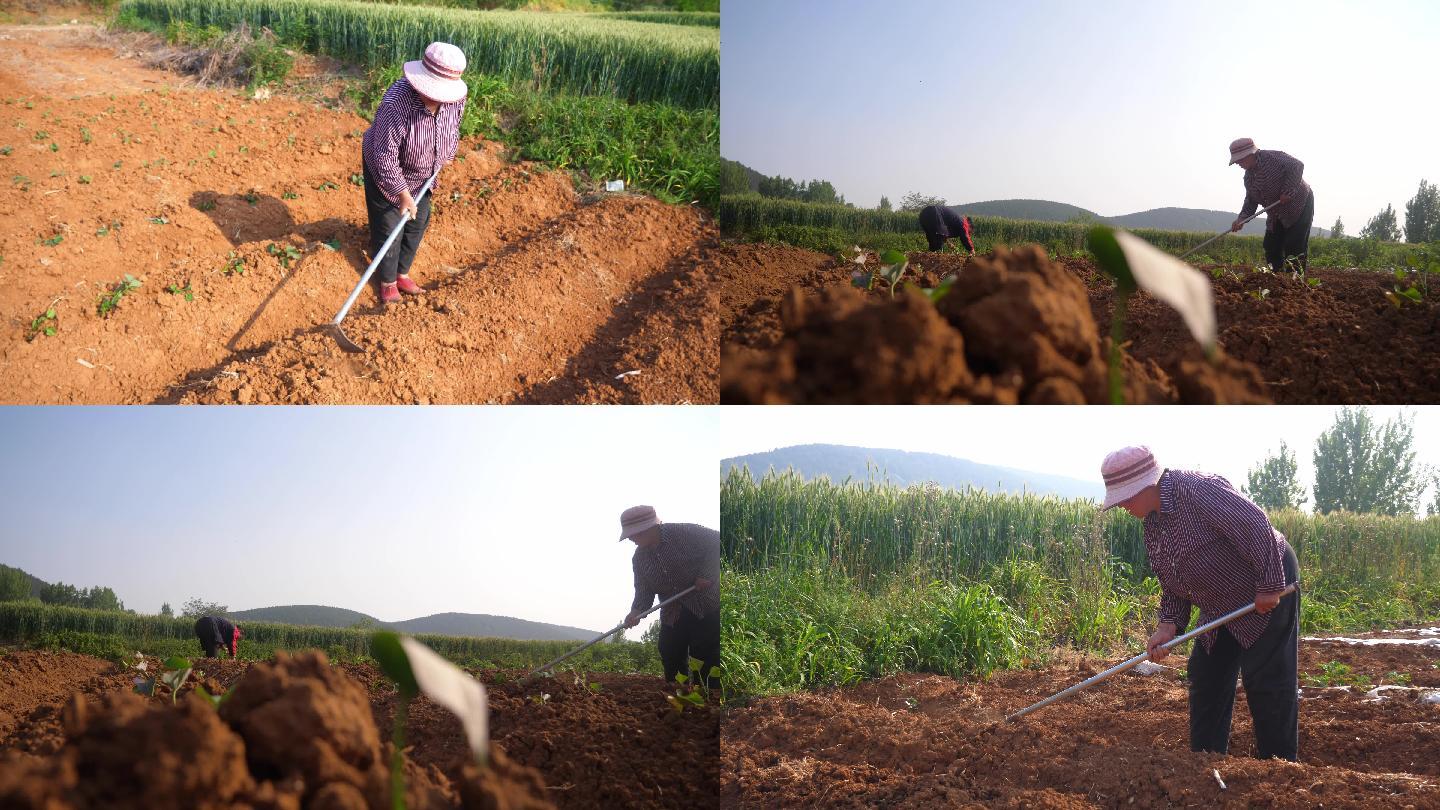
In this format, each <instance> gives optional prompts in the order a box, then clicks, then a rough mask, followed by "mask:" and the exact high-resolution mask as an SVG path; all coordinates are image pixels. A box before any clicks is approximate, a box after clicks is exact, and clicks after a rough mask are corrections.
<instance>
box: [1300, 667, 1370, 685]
mask: <svg viewBox="0 0 1440 810" xmlns="http://www.w3.org/2000/svg"><path fill="white" fill-rule="evenodd" d="M1302 677H1303V679H1304V681H1305V685H1306V686H1355V687H1359V688H1361V689H1368V688H1369V687H1370V679H1369V678H1366V677H1365V676H1363V675H1356V674H1355V673H1354V672H1352V671H1351V669H1350V665H1349V664H1342V663H1341V662H1339V661H1327V662H1325V663H1324V664H1321V665H1320V674H1319V675H1304V676H1302Z"/></svg>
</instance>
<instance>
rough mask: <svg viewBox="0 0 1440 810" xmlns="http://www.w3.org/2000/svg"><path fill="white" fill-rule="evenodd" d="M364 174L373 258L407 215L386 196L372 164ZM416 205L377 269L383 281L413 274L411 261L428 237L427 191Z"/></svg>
mask: <svg viewBox="0 0 1440 810" xmlns="http://www.w3.org/2000/svg"><path fill="white" fill-rule="evenodd" d="M361 163H362V164H363V163H364V161H361ZM364 173H365V211H366V213H368V214H369V215H370V259H371V260H372V261H373V260H374V259H375V257H376V256H377V255H379V253H380V246H381V245H383V244H385V239H386V238H387V237H389V236H390V231H391V230H392V229H394V227H395V225H396V224H397V223H399V222H400V220H401V218H402V217H404V216H405V215H404V214H402V213H400V207H399V206H397V205H394V204H393V203H391V202H390V201H389V200H387V199H385V194H384V193H383V192H381V191H380V187H379V186H377V185H375V178H373V177H371V176H370V167H369V166H365V167H364ZM416 208H417V209H418V212H417V214H416V216H415V218H414V219H412V220H410V221H409V222H407V223H405V231H404V232H403V233H401V234H400V236H399V237H398V238H396V240H395V241H394V242H393V243H392V244H391V245H390V250H388V251H387V252H386V253H385V258H383V259H381V260H380V266H379V267H377V268H375V275H376V276H378V277H379V278H380V283H381V284H393V283H395V277H396V276H397V275H408V274H409V273H410V263H411V262H413V261H415V252H416V251H418V250H419V249H420V240H421V238H423V237H424V236H425V229H426V228H428V227H430V195H429V194H426V195H425V198H424V199H422V200H420V202H419V204H418V205H417V206H416Z"/></svg>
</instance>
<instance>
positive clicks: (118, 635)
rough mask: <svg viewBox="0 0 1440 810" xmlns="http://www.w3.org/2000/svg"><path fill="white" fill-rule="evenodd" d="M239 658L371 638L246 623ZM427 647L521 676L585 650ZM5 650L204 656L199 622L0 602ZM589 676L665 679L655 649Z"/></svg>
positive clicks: (365, 650) (610, 656)
mask: <svg viewBox="0 0 1440 810" xmlns="http://www.w3.org/2000/svg"><path fill="white" fill-rule="evenodd" d="M240 628H241V632H242V634H243V636H242V638H241V640H240V650H239V652H240V657H241V658H249V659H262V658H269V657H270V656H272V655H274V653H275V651H276V650H300V649H320V650H324V651H325V652H326V653H327V654H328V655H329V656H330V657H331V658H334V659H337V660H352V659H361V658H366V657H368V655H369V651H370V631H369V630H362V629H351V628H337V627H304V626H300V625H290V624H272V623H263V622H242V623H240ZM416 638H418V639H419V640H420V641H423V642H424V643H425V644H427V645H429V646H430V648H431V649H433V650H435V651H436V652H438V653H439V654H440V655H442V656H444V657H445V658H448V659H450V660H451V661H454V662H456V663H458V664H461V665H462V666H469V667H475V668H490V667H500V668H505V669H520V668H527V667H536V666H540V665H541V664H544V663H546V662H547V661H550V660H551V659H554V658H558V657H560V656H561V655H563V654H564V653H566V652H568V651H570V650H571V649H574V648H575V647H577V646H579V643H578V642H573V641H520V640H516V639H504V638H468V637H461V636H439V635H423V634H422V635H418V636H416ZM0 643H3V644H18V645H23V646H33V647H44V648H52V649H65V650H70V651H72V652H79V653H84V654H87V655H95V656H99V657H105V658H117V657H122V656H127V655H131V654H133V653H135V652H144V653H146V654H148V655H158V656H168V655H186V656H191V657H193V656H197V655H199V654H200V653H201V648H200V642H199V641H198V640H197V639H196V637H195V622H194V620H193V619H172V618H166V617H164V616H144V615H138V614H134V613H126V612H121V611H102V610H87V609H84V608H71V607H59V606H56V605H46V604H40V603H36V602H0ZM565 665H566V666H567V667H570V666H572V665H573V666H575V667H579V668H581V669H584V670H589V671H613V672H653V673H659V672H660V662H659V658H658V654H657V653H656V651H655V649H654V647H653V645H647V644H640V643H636V642H628V641H627V642H621V643H602V644H597V645H595V646H594V647H591V648H590V649H588V650H586V651H585V652H583V653H581V654H580V655H578V656H576V657H574V658H572V659H569V660H568V661H566V662H565Z"/></svg>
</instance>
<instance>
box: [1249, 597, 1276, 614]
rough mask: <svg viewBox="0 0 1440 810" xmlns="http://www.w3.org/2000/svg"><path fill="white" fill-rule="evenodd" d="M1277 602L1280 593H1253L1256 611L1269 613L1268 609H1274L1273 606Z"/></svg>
mask: <svg viewBox="0 0 1440 810" xmlns="http://www.w3.org/2000/svg"><path fill="white" fill-rule="evenodd" d="M1278 604H1280V594H1278V593H1257V594H1255V612H1256V613H1269V612H1270V611H1272V610H1274V609H1275V606H1276V605H1278Z"/></svg>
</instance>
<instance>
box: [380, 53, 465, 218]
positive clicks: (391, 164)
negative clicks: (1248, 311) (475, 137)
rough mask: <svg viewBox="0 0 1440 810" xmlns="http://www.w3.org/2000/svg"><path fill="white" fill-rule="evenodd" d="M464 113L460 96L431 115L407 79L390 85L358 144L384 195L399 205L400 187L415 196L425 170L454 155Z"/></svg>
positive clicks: (434, 168)
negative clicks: (363, 137)
mask: <svg viewBox="0 0 1440 810" xmlns="http://www.w3.org/2000/svg"><path fill="white" fill-rule="evenodd" d="M464 115H465V100H464V99H461V100H460V101H457V102H455V103H453V104H441V105H440V108H439V109H438V110H436V111H435V114H434V115H431V114H430V111H429V110H427V109H425V100H424V98H422V97H421V96H420V94H419V93H417V92H415V88H413V87H411V86H410V82H409V81H407V80H406V79H403V78H402V79H400V80H399V81H397V82H395V83H394V84H392V85H390V89H388V90H386V91H385V95H384V96H383V97H382V98H381V99H380V108H379V109H377V110H376V111H375V123H373V124H371V125H370V128H369V129H367V130H365V139H364V140H363V141H361V145H360V151H361V154H362V156H363V158H364V160H365V165H366V166H367V167H369V169H370V174H371V176H373V177H374V178H375V185H377V186H379V187H380V192H381V193H382V194H384V195H385V198H386V199H388V200H389V201H390V202H392V203H394V204H395V205H399V204H400V196H401V194H402V193H403V192H405V191H409V192H410V196H411V197H414V196H415V195H416V194H418V193H420V187H421V186H423V185H425V181H426V180H429V179H430V175H432V174H434V173H435V172H436V171H438V170H439V169H440V168H441V167H443V166H444V165H445V164H447V163H449V162H450V161H452V160H454V159H455V152H456V150H457V149H459V146H460V119H461V118H462V117H463V116H464ZM438 183H439V181H438V180H437V181H436V184H437V185H438ZM431 190H432V191H433V190H434V189H433V187H432V189H431Z"/></svg>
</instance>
